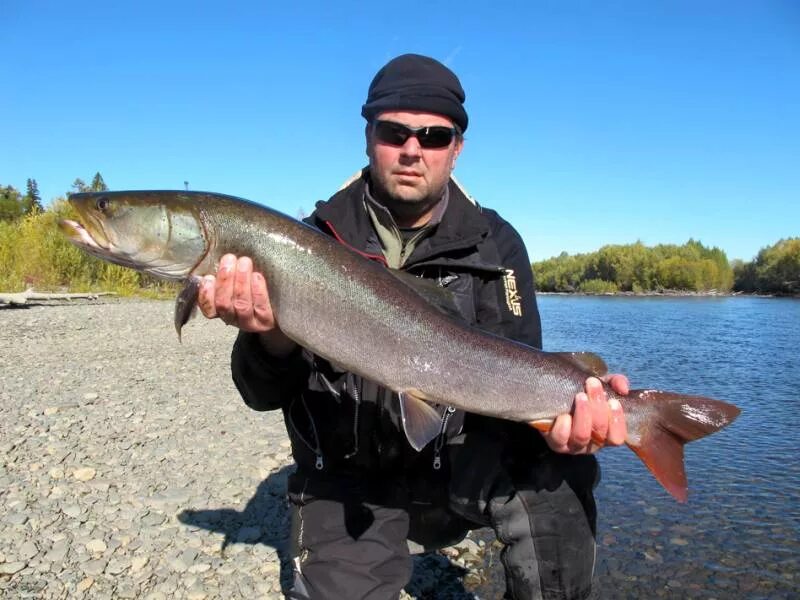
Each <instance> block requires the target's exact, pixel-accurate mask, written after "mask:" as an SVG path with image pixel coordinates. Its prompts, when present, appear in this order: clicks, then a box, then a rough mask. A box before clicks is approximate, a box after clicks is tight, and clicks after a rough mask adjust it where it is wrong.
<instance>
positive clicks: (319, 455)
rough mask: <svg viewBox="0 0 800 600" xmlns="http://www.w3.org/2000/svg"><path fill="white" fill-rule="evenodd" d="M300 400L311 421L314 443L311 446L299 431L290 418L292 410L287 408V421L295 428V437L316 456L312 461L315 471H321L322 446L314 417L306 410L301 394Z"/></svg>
mask: <svg viewBox="0 0 800 600" xmlns="http://www.w3.org/2000/svg"><path fill="white" fill-rule="evenodd" d="M300 401H301V402H302V403H303V409H305V411H306V415H308V422H309V423H311V431H312V432H313V434H314V445H313V446H312V445H311V444H310V443H309V441H308V440H307V439H306V438H305V436H304V435H303V434H302V433H301V432H300V428H299V427H298V426H297V425H295V422H294V419H293V418H292V411H291V410H289V422H290V423H291V425H292V429H294V430H295V433H297V437H299V438H300V441H301V442H303V443H304V444H305V445H306V446H307V447H308V449H309V450H311V451H312V452H313V453H314V454H315V455H316V457H317V460H316V462H315V463H314V467H315V468H316V469H317V471H321V470H322V469H324V468H325V461H324V459H323V456H322V447H321V446H320V443H319V434H317V426H316V424H315V423H314V417H313V416H311V411H310V410H308V406H307V405H306V398H305V396H303V395H302V394H301V395H300Z"/></svg>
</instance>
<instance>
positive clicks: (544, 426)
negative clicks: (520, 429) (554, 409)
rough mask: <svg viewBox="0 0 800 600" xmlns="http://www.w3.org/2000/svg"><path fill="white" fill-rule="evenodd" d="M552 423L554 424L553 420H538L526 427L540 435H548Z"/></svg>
mask: <svg viewBox="0 0 800 600" xmlns="http://www.w3.org/2000/svg"><path fill="white" fill-rule="evenodd" d="M553 423H555V419H538V420H536V421H531V422H530V423H528V425H530V426H531V427H533V428H534V429H537V430H539V431H541V432H542V433H550V430H551V429H552V428H553Z"/></svg>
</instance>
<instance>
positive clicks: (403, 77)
mask: <svg viewBox="0 0 800 600" xmlns="http://www.w3.org/2000/svg"><path fill="white" fill-rule="evenodd" d="M464 97H465V95H464V89H463V88H462V87H461V83H460V82H459V81H458V77H456V74H455V73H453V72H452V71H451V70H450V69H448V68H447V67H445V66H444V65H443V64H442V63H440V62H439V61H438V60H434V59H432V58H428V57H427V56H420V55H419V54H403V55H401V56H398V57H397V58H393V59H392V60H390V61H389V62H388V63H386V65H385V66H384V67H383V68H382V69H381V70H380V71H378V73H377V74H376V75H375V78H374V79H373V80H372V83H371V84H370V85H369V93H368V94H367V102H366V104H364V106H362V107H361V116H363V117H364V118H365V119H366V120H367V121H371V120H372V119H374V118H375V117H376V116H378V115H379V114H380V113H382V112H384V111H387V110H413V111H420V112H429V113H433V114H437V115H443V116H445V117H449V118H450V119H451V120H452V121H453V123H455V124H456V125H458V127H459V129H461V131H462V133H463V132H464V131H466V130H467V123H468V122H469V119H468V118H467V111H466V110H464Z"/></svg>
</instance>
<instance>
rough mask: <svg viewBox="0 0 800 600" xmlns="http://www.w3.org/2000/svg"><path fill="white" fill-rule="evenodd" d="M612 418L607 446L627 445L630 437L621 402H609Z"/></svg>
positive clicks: (610, 419)
mask: <svg viewBox="0 0 800 600" xmlns="http://www.w3.org/2000/svg"><path fill="white" fill-rule="evenodd" d="M608 407H609V409H610V410H611V416H610V417H609V420H608V436H607V437H606V444H607V445H609V446H620V445H622V444H624V443H625V439H626V438H627V437H628V428H627V426H626V424H625V415H624V414H623V412H622V405H621V404H620V403H619V400H617V399H616V398H612V399H611V400H609V401H608Z"/></svg>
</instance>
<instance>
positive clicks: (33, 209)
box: [23, 178, 44, 215]
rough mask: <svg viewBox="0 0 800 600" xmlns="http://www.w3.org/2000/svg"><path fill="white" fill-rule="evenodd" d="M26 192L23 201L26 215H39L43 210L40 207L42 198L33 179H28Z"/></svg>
mask: <svg viewBox="0 0 800 600" xmlns="http://www.w3.org/2000/svg"><path fill="white" fill-rule="evenodd" d="M26 186H27V191H26V192H25V198H24V199H23V208H24V211H25V214H26V215H29V214H31V213H34V214H35V213H40V212H42V211H43V210H44V207H43V206H42V198H41V196H40V195H39V185H38V184H37V183H36V180H35V179H30V178H28V181H27V183H26Z"/></svg>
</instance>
